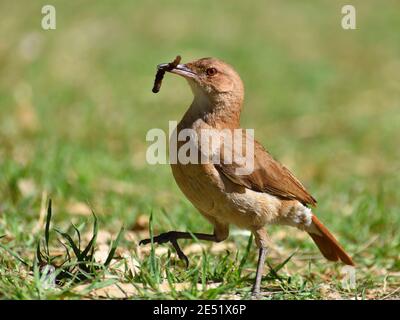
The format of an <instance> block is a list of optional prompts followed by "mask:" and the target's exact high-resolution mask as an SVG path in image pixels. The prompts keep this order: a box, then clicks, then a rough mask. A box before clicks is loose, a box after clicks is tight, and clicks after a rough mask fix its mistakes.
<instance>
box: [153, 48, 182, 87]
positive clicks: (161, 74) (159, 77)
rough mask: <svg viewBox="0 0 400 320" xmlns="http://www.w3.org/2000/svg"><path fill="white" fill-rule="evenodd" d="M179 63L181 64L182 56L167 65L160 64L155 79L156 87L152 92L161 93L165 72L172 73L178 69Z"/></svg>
mask: <svg viewBox="0 0 400 320" xmlns="http://www.w3.org/2000/svg"><path fill="white" fill-rule="evenodd" d="M179 62H181V56H176V58H175V60H174V61H172V62H170V63H166V64H160V65H158V66H157V73H156V78H155V79H154V85H153V90H152V91H153V92H154V93H157V92H159V91H160V88H161V83H162V80H163V78H164V74H165V72H167V71H171V70H172V69H174V68H176V67H177V65H178V64H179Z"/></svg>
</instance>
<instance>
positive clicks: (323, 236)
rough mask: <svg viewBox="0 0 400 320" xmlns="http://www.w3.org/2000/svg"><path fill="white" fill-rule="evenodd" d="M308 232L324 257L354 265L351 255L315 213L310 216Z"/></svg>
mask: <svg viewBox="0 0 400 320" xmlns="http://www.w3.org/2000/svg"><path fill="white" fill-rule="evenodd" d="M316 231H317V232H316ZM308 234H309V235H310V236H311V238H312V239H313V240H314V242H315V244H316V245H317V246H318V248H319V250H320V251H321V253H322V255H323V256H324V257H325V258H326V259H328V260H330V261H338V260H341V261H342V262H343V263H345V264H347V265H350V266H354V262H353V260H352V259H351V257H350V256H349V255H348V254H347V253H346V252H345V251H344V249H343V248H342V247H341V246H340V244H339V242H338V241H337V240H336V239H335V237H334V236H333V235H332V233H330V232H329V230H328V229H327V228H326V227H325V226H324V225H323V224H322V222H321V221H319V220H318V219H317V217H316V216H315V215H313V216H312V230H310V231H309V232H308Z"/></svg>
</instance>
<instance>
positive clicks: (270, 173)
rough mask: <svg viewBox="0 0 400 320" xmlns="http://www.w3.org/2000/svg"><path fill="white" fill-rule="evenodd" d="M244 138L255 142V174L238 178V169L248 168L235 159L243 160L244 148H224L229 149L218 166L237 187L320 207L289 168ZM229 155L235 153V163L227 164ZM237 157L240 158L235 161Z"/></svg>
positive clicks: (253, 172)
mask: <svg viewBox="0 0 400 320" xmlns="http://www.w3.org/2000/svg"><path fill="white" fill-rule="evenodd" d="M243 137H244V138H243V139H244V140H245V139H253V141H254V170H253V171H252V172H251V173H249V174H244V175H241V174H238V171H237V169H239V168H242V167H243V166H244V164H239V163H238V161H236V160H235V159H239V158H240V156H241V155H242V148H229V147H225V146H224V147H225V148H221V155H220V160H221V161H220V163H219V164H216V165H215V167H216V168H217V170H218V171H219V172H220V173H222V174H223V175H224V176H225V177H227V178H228V179H229V180H231V181H232V182H233V183H235V184H238V185H241V186H244V187H246V188H248V189H251V190H254V191H258V192H266V193H269V194H272V195H274V196H276V197H279V198H282V199H295V200H298V201H300V202H301V203H303V204H304V205H307V204H310V205H313V206H314V205H316V203H317V201H316V200H315V199H314V198H313V197H312V196H311V194H310V193H309V192H308V191H307V190H306V189H305V188H304V186H303V185H302V184H301V182H300V181H299V180H298V179H297V178H296V177H295V176H294V175H293V174H292V173H291V172H290V171H289V170H288V169H287V168H286V167H285V166H283V165H282V164H280V163H279V162H278V161H276V160H275V159H274V158H273V157H272V156H271V155H270V154H269V153H268V151H266V150H265V149H264V148H263V146H262V145H261V144H260V143H258V142H257V141H256V140H254V138H253V137H252V136H249V135H243ZM243 142H244V141H243ZM232 149H233V151H232ZM227 152H232V153H231V154H232V155H233V157H232V161H224V159H226V156H224V153H225V154H226V153H227ZM238 152H240V153H239V154H238ZM235 155H236V156H238V157H237V158H235ZM225 162H231V163H230V164H229V163H228V164H226V163H225Z"/></svg>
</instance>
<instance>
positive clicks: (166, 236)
mask: <svg viewBox="0 0 400 320" xmlns="http://www.w3.org/2000/svg"><path fill="white" fill-rule="evenodd" d="M151 242H152V240H151V238H149V239H143V240H140V241H139V245H146V244H149V243H151ZM167 242H171V244H172V245H173V247H174V248H175V250H176V253H177V254H178V257H179V259H181V260H183V261H184V262H185V264H186V268H188V267H189V259H188V257H187V256H186V255H185V254H184V253H183V251H182V249H181V248H180V247H179V244H178V241H177V239H176V234H175V233H174V232H173V231H171V232H166V233H162V234H160V235H158V236H155V237H153V243H157V244H163V243H167Z"/></svg>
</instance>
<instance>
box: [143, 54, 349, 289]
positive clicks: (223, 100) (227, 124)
mask: <svg viewBox="0 0 400 320" xmlns="http://www.w3.org/2000/svg"><path fill="white" fill-rule="evenodd" d="M167 66H168V64H162V65H160V67H159V69H164V68H166V67H167ZM165 70H166V69H165ZM169 72H171V73H175V74H178V75H180V76H183V77H184V78H185V79H186V80H187V81H188V83H189V85H190V88H191V89H192V92H193V95H194V99H193V102H192V103H191V105H190V106H189V108H188V110H187V111H186V113H185V114H184V116H183V118H182V120H181V121H180V122H179V124H178V126H177V129H176V131H177V134H178V135H179V134H180V133H182V132H184V130H186V129H190V130H192V131H193V132H195V133H196V134H197V136H198V137H199V141H200V140H201V138H202V137H204V136H203V135H204V134H205V131H207V130H208V131H207V132H209V131H213V132H216V135H217V136H218V137H224V136H223V133H224V132H233V130H235V129H238V130H242V129H240V114H241V110H242V106H243V99H244V88H243V83H242V81H241V79H240V76H239V75H238V74H237V72H236V71H235V70H234V69H233V67H232V66H230V65H228V64H227V63H225V62H223V61H221V60H218V59H215V58H203V59H199V60H195V61H193V62H189V63H186V64H178V65H176V66H175V67H173V68H172V69H170V70H169ZM240 134H241V138H242V142H246V143H247V142H253V143H254V154H252V153H251V152H250V151H251V150H253V149H249V150H246V148H247V147H246V148H244V149H243V147H238V146H237V145H236V144H235V143H234V144H231V145H230V144H229V143H227V141H226V140H224V138H222V139H221V140H219V141H218V145H217V146H216V148H214V149H213V148H211V149H210V150H211V152H208V153H207V151H210V150H207V149H206V147H205V146H204V145H202V144H201V143H197V142H196V144H195V150H197V152H198V154H197V155H196V158H198V157H200V156H201V155H204V154H207V157H209V158H207V160H211V159H214V156H215V155H217V156H219V157H220V161H219V162H217V163H215V162H212V161H208V162H205V163H190V162H189V163H186V162H183V161H181V160H180V159H179V158H178V162H177V163H174V164H171V168H172V173H173V175H174V178H175V180H176V182H177V184H178V186H179V188H180V189H181V190H182V192H183V193H184V194H185V196H186V197H187V198H188V199H189V200H190V201H191V202H192V204H193V205H194V206H195V207H196V208H197V209H198V211H199V212H200V213H201V214H202V215H203V216H204V217H205V218H206V219H207V220H208V221H209V222H210V223H212V224H213V225H214V233H213V234H211V235H210V234H203V233H194V235H195V236H196V237H197V238H198V239H200V240H208V241H216V242H219V241H223V240H225V239H226V238H227V237H228V235H229V226H230V225H231V224H233V225H236V226H238V227H239V228H244V229H247V230H250V231H251V232H252V233H253V234H254V237H255V242H256V245H257V246H258V248H259V260H258V266H257V272H256V280H255V283H254V287H253V294H258V293H259V291H260V284H261V276H262V272H263V264H264V259H265V254H266V249H267V246H268V237H267V234H266V231H265V228H264V227H265V225H268V224H279V225H288V226H292V227H296V228H298V229H300V230H304V231H306V232H308V233H309V234H310V236H311V237H312V239H313V240H314V241H315V243H316V244H317V246H318V248H319V249H320V250H321V252H322V254H323V255H324V256H325V257H326V258H327V259H328V260H331V261H338V260H341V261H342V262H343V263H345V264H349V265H354V263H353V261H352V259H351V258H350V257H349V256H348V255H347V254H346V253H345V251H344V250H343V248H342V247H341V246H340V245H339V243H338V242H337V240H336V239H335V238H334V237H333V235H332V234H331V233H330V232H329V231H328V230H327V229H326V227H325V226H324V225H323V224H322V223H321V222H320V221H319V220H318V219H317V218H316V217H315V216H314V214H313V213H312V212H311V210H310V208H308V205H311V206H315V205H316V203H317V202H316V200H315V199H314V198H313V197H312V196H311V194H310V193H309V192H308V191H307V190H306V188H305V187H304V186H303V185H302V184H301V182H300V181H299V180H298V179H297V178H296V177H295V176H294V175H293V174H292V173H291V172H290V171H289V170H288V169H287V168H286V167H285V166H284V165H282V164H280V163H279V162H277V161H276V160H275V159H274V158H273V157H272V156H271V155H270V154H269V153H268V152H267V151H266V150H265V149H264V148H263V147H262V145H261V144H260V143H258V142H257V141H255V140H254V139H253V137H252V136H251V135H248V134H247V133H246V132H245V131H243V130H242V131H240ZM174 137H175V136H174V135H172V136H171V143H172V144H176V145H177V147H178V149H180V148H182V147H183V146H184V145H185V141H175V140H174V139H175V138H174ZM239 139H240V136H239ZM246 146H247V144H246ZM207 148H208V147H207ZM243 151H245V154H246V155H250V157H249V158H250V160H252V161H250V163H252V164H253V165H254V166H253V170H251V171H249V172H247V173H246V174H238V172H237V169H243V168H245V167H246V164H247V160H248V159H247V160H246V162H244V163H243V162H240V161H237V160H235V155H240V154H242V153H243ZM229 155H233V159H232V160H233V161H231V162H229V161H225V160H227V159H228V156H229ZM191 238H192V234H190V233H187V232H177V231H171V232H168V233H164V234H161V235H159V236H157V237H154V242H155V243H165V242H168V241H169V242H171V243H172V245H173V246H174V248H175V249H176V250H177V253H178V256H179V257H180V258H182V259H184V260H185V261H186V262H187V263H188V259H187V257H186V256H185V255H184V253H183V252H182V250H181V249H180V247H179V245H178V242H177V240H178V239H191ZM149 242H150V239H146V240H143V241H142V242H141V244H146V243H149Z"/></svg>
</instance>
